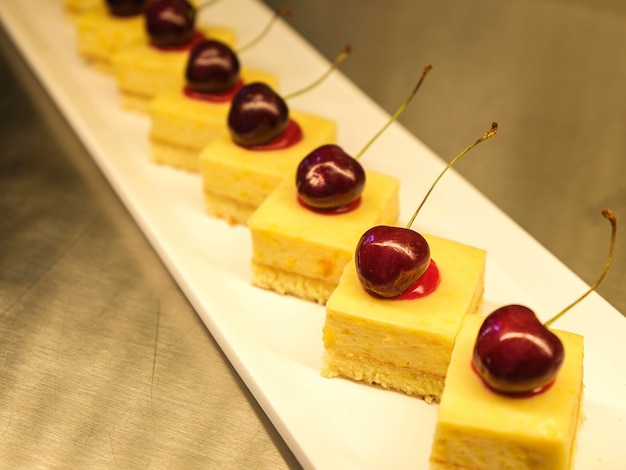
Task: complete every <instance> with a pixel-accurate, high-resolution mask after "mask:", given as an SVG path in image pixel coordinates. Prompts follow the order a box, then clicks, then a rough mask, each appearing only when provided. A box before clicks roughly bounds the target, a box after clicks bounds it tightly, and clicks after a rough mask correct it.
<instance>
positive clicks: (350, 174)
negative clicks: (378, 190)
mask: <svg viewBox="0 0 626 470" xmlns="http://www.w3.org/2000/svg"><path fill="white" fill-rule="evenodd" d="M364 187H365V171H364V170H363V167H362V166H361V164H360V163H359V162H358V161H357V160H356V159H354V158H352V157H351V156H350V155H348V154H347V153H346V152H344V151H343V149H342V148H341V147H339V146H338V145H334V144H328V145H322V146H321V147H318V148H317V149H315V150H313V151H312V152H311V153H309V154H308V155H307V156H306V157H304V159H303V160H302V161H301V162H300V165H298V169H297V171H296V188H297V190H298V195H299V196H300V199H301V200H302V202H304V203H305V204H306V205H307V206H309V207H312V208H315V209H337V208H340V207H343V206H346V205H348V204H350V203H352V202H354V201H356V200H357V199H358V198H359V197H360V196H361V193H362V192H363V188H364Z"/></svg>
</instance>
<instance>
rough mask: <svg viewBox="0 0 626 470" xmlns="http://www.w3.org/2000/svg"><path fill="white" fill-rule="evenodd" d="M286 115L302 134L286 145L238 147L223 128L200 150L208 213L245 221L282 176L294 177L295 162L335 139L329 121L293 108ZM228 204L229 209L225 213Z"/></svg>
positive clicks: (334, 130)
mask: <svg viewBox="0 0 626 470" xmlns="http://www.w3.org/2000/svg"><path fill="white" fill-rule="evenodd" d="M290 114H291V118H292V119H293V120H294V121H295V122H297V123H298V125H299V126H300V128H301V129H302V134H303V137H302V140H300V141H299V142H297V143H296V144H294V145H292V146H290V147H288V148H284V149H275V150H254V149H249V148H245V147H241V146H239V145H237V144H235V143H234V142H233V141H232V138H231V137H230V135H229V134H228V132H227V131H226V130H223V131H222V133H221V135H220V136H219V137H218V138H217V139H215V140H214V141H213V142H212V143H211V144H209V145H208V146H207V147H205V148H204V150H202V152H201V153H200V172H201V174H202V185H203V188H204V191H205V193H206V197H205V200H206V203H207V207H206V210H207V212H208V213H209V214H211V215H214V216H216V217H220V218H225V219H226V220H229V221H235V222H236V223H241V224H245V223H247V220H248V218H249V217H250V215H251V214H252V212H254V211H255V210H256V209H257V208H258V207H259V206H260V205H261V203H262V202H263V201H264V200H265V198H266V197H267V196H269V194H270V193H271V192H272V191H274V189H276V187H277V186H278V185H279V184H280V183H281V182H282V181H283V180H284V179H285V178H293V177H294V175H295V173H296V168H297V166H298V164H299V163H300V161H301V160H302V159H303V158H304V157H305V156H306V155H307V154H308V153H309V152H310V151H312V150H313V149H315V148H317V147H319V146H320V145H322V144H328V143H334V142H335V139H336V135H337V130H336V125H335V123H333V122H332V121H330V120H328V119H324V118H322V117H319V116H314V115H311V114H308V113H302V112H297V111H292V112H291V113H290ZM214 202H216V203H217V207H216V206H214V205H213V204H214ZM226 203H228V204H226ZM229 207H230V208H232V212H228V210H229ZM249 208H252V210H251V211H249V210H248V209H249ZM218 214H219V215H218ZM246 214H247V215H246Z"/></svg>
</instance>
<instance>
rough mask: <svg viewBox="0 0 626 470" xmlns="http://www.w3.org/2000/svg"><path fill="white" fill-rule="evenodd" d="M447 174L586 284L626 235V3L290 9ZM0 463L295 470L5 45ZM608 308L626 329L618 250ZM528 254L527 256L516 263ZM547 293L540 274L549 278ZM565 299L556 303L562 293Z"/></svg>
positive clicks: (351, 0)
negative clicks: (622, 222) (610, 219)
mask: <svg viewBox="0 0 626 470" xmlns="http://www.w3.org/2000/svg"><path fill="white" fill-rule="evenodd" d="M268 3H269V4H270V5H273V6H276V7H277V6H284V5H285V4H287V5H290V6H292V7H293V8H294V10H295V13H294V15H293V16H292V17H290V18H289V20H288V21H289V22H290V23H291V24H293V25H294V26H295V27H296V29H298V30H299V31H300V32H302V34H303V35H304V36H305V37H306V38H307V39H308V40H309V41H310V42H312V43H313V44H314V45H315V46H316V47H318V48H319V49H320V50H321V51H322V52H323V53H324V54H325V55H327V56H328V57H329V58H331V57H333V56H334V55H335V54H336V53H337V50H338V49H339V48H340V47H341V46H342V45H343V44H345V43H346V42H352V43H353V44H354V45H355V46H356V53H355V55H354V56H353V57H351V58H350V59H349V60H348V61H347V62H346V63H345V64H344V65H343V66H342V70H343V71H344V72H345V73H346V74H347V75H348V76H349V77H351V78H352V79H353V80H354V81H355V83H356V84H357V85H359V86H360V87H362V88H363V89H364V90H365V91H366V92H367V93H368V94H369V95H371V96H372V97H373V98H374V99H375V100H377V101H378V102H379V103H381V105H382V106H383V107H385V108H386V109H387V110H389V111H390V112H391V111H393V110H395V108H396V107H397V106H398V105H399V103H400V102H401V101H402V100H403V99H404V97H405V95H406V94H407V92H408V90H409V89H410V87H411V86H412V85H413V83H414V82H415V79H416V77H417V74H418V73H419V71H421V68H422V67H423V65H424V64H425V63H432V64H433V65H434V69H433V72H432V74H431V76H429V78H428V81H427V83H426V84H425V86H424V88H423V90H422V91H420V94H419V97H418V98H417V99H416V103H415V104H413V105H412V106H411V108H410V109H409V110H407V112H406V113H405V114H404V115H403V117H402V118H401V121H402V122H403V123H404V124H405V125H406V126H407V127H408V128H409V129H410V130H411V131H413V132H414V133H415V134H416V135H417V136H418V137H420V138H421V139H422V140H423V141H424V142H425V143H426V144H427V145H429V146H430V147H431V148H433V149H434V150H435V151H436V152H437V153H438V154H440V155H441V156H442V157H443V158H444V159H449V158H451V157H452V156H453V155H454V154H455V153H457V152H458V151H459V150H460V149H461V148H462V147H464V146H465V145H466V144H467V143H468V142H470V141H471V140H472V139H473V138H475V136H476V134H477V132H482V130H483V129H484V127H485V123H488V122H490V121H491V120H493V119H497V120H498V121H499V122H500V125H501V131H500V133H499V135H498V137H497V138H495V139H493V140H492V142H491V143H490V145H486V146H484V147H483V148H482V150H481V155H477V156H476V158H472V159H468V160H466V161H463V162H462V163H460V164H459V166H458V168H457V169H458V171H459V172H460V173H461V174H463V175H464V176H465V177H466V178H467V179H468V180H469V181H470V182H472V183H473V184H474V185H475V186H476V187H477V188H478V189H479V190H481V191H482V192H483V193H485V194H486V195H487V196H488V197H489V198H491V199H492V200H493V201H494V202H495V203H496V204H497V205H498V206H499V207H501V208H502V209H503V210H504V211H505V212H506V213H508V214H509V215H510V216H511V217H512V218H513V219H514V220H515V221H517V222H518V223H519V224H520V225H521V226H522V227H523V228H524V229H526V230H528V231H529V232H530V233H531V234H532V235H533V236H534V237H536V238H537V239H538V240H539V241H540V242H541V243H543V244H544V245H545V246H546V247H547V248H548V249H549V250H550V251H552V252H553V253H555V255H556V256H557V257H559V258H560V259H561V260H562V261H563V262H564V263H565V264H566V265H567V266H569V267H570V268H571V269H572V270H574V271H575V272H576V273H577V274H578V275H580V276H581V277H582V278H583V279H584V280H585V281H587V282H589V283H591V282H593V280H594V279H595V277H596V276H597V275H598V273H599V270H600V268H601V266H602V264H603V263H604V257H605V254H606V249H607V246H608V229H607V226H606V222H604V221H602V220H601V217H600V216H599V211H600V209H601V208H603V207H610V208H612V209H613V210H614V211H615V212H616V213H617V214H618V216H620V215H621V217H622V219H624V217H626V179H625V178H624V174H625V173H626V157H625V155H626V132H625V128H626V92H625V91H624V83H626V52H625V51H624V48H623V47H622V45H623V44H626V6H624V5H623V3H622V2H619V1H614V2H611V1H607V0H605V1H601V2H597V1H595V2H592V1H583V0H579V1H575V2H563V1H559V0H553V1H546V2H536V1H520V0H518V1H513V2H495V1H473V2H466V1H460V0H457V1H448V2H413V1H409V0H402V1H397V2H391V3H390V2H382V3H381V2H367V6H365V5H364V2H357V1H355V0H347V1H343V2H330V1H318V2H296V1H294V2H280V1H273V0H272V1H268ZM0 51H1V54H0V86H1V89H2V94H1V95H0V120H1V121H0V214H1V215H2V217H1V218H0V345H1V346H0V364H1V366H2V367H1V371H2V372H1V373H0V461H1V462H2V467H5V468H52V467H54V468H86V467H88V468H272V469H275V468H298V466H299V465H298V463H297V462H296V461H295V459H294V457H293V455H292V454H291V452H290V451H289V450H288V448H287V447H286V445H285V443H284V442H283V441H282V439H281V438H280V436H279V435H278V434H277V432H276V431H275V429H274V427H273V426H272V424H271V423H270V422H269V420H268V419H267V418H266V416H265V415H264V413H263V412H262V410H260V408H259V406H258V405H257V404H256V402H255V400H254V399H253V397H252V396H251V395H250V393H249V392H248V391H247V389H246V388H245V386H244V385H243V384H242V382H241V381H240V379H239V378H238V377H237V375H236V373H235V372H234V370H233V369H232V368H231V367H230V365H229V364H228V361H227V360H226V359H225V357H224V356H223V355H222V353H221V352H220V350H219V348H218V347H217V346H216V344H215V342H214V341H213V339H212V338H211V336H210V335H209V334H208V333H207V331H206V329H205V328H204V327H203V325H202V323H201V322H200V320H199V319H198V318H197V316H196V315H195V312H194V311H193V309H192V308H191V307H190V305H189V304H188V303H187V301H186V299H185V298H184V296H183V295H182V294H181V292H180V290H179V289H178V287H177V286H176V284H175V282H174V281H173V280H172V278H171V277H170V275H169V274H168V272H167V270H166V269H165V267H164V266H163V264H162V263H161V262H160V260H159V259H158V257H157V255H156V254H155V253H154V251H153V250H152V249H151V247H150V246H149V244H148V242H147V241H146V239H145V238H144V237H143V235H142V234H141V232H140V231H139V229H138V228H137V226H136V225H135V223H134V222H133V220H132V219H131V217H130V216H129V214H128V213H127V212H126V210H125V209H124V207H123V206H122V204H121V202H120V201H119V200H118V198H117V196H116V195H115V194H114V192H113V191H112V189H111V188H110V186H109V185H108V183H107V182H106V181H105V179H104V178H103V176H102V174H101V173H100V172H99V170H98V169H97V168H96V167H95V165H94V164H93V163H92V161H91V159H90V157H89V155H88V154H87V153H86V151H85V149H84V148H83V147H82V145H81V143H80V142H79V141H78V140H77V139H76V137H75V135H74V134H73V133H72V131H71V130H70V129H69V128H68V126H67V124H66V123H65V121H64V120H63V117H62V116H61V115H60V114H59V113H58V111H57V110H56V108H55V106H54V105H53V104H52V103H51V102H50V100H49V99H48V97H47V96H46V94H45V92H44V91H43V90H42V89H41V87H40V86H39V84H38V83H37V81H36V79H35V78H34V77H33V75H32V74H31V72H30V71H29V70H28V68H27V67H26V66H25V65H24V63H23V62H22V60H21V58H20V57H19V56H18V55H17V53H16V52H15V50H14V48H13V46H12V45H11V44H10V42H9V41H8V40H7V38H6V36H5V35H4V34H2V35H1V36H0ZM621 233H623V230H622V232H620V237H619V240H618V249H617V253H616V257H615V261H614V265H613V267H612V270H611V272H610V273H609V275H608V276H607V278H606V280H605V282H604V283H603V285H602V286H601V288H600V289H599V291H600V293H601V294H602V295H603V296H604V297H605V298H606V299H607V300H608V301H609V302H611V303H612V304H613V305H614V306H616V307H617V308H618V309H619V310H620V311H621V312H626V295H625V293H626V290H625V287H624V286H626V245H625V244H624V241H626V240H625V239H624V237H623V235H621ZM512 249H514V247H512ZM537 275H538V276H540V275H541V273H537ZM555 289H558V286H555Z"/></svg>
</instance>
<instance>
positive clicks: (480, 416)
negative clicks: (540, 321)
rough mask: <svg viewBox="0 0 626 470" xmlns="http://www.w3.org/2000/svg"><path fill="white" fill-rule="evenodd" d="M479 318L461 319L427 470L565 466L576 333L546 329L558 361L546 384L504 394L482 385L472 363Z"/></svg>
mask: <svg viewBox="0 0 626 470" xmlns="http://www.w3.org/2000/svg"><path fill="white" fill-rule="evenodd" d="M483 320H484V317H481V316H472V315H470V316H468V317H466V318H465V319H464V321H463V325H462V327H461V329H460V330H459V334H458V336H457V339H456V345H455V347H454V352H453V353H452V360H451V361H450V367H449V369H448V375H447V377H446V382H445V389H444V393H443V397H442V399H441V403H440V405H439V410H438V417H437V426H436V430H435V437H434V442H433V446H432V453H431V458H430V460H431V468H432V469H433V470H452V469H460V468H464V469H472V470H487V469H510V470H567V469H571V468H572V467H573V454H574V451H575V443H576V435H577V430H578V427H579V424H580V421H581V418H580V416H581V413H580V408H581V401H582V394H583V338H582V337H581V336H579V335H576V334H573V333H568V332H564V331H558V330H551V331H552V332H553V333H555V334H556V335H557V336H558V337H559V338H560V339H561V341H562V342H563V345H564V348H565V360H564V362H563V365H562V367H561V369H560V371H559V373H558V375H557V377H556V380H555V382H554V383H553V385H552V386H551V387H550V388H548V389H547V390H544V391H542V392H540V393H536V394H534V395H528V396H521V397H511V396H508V395H502V394H498V393H496V392H494V391H492V390H491V389H490V388H488V387H487V386H485V384H484V383H483V381H482V379H481V378H480V377H479V376H478V375H477V373H476V372H475V371H474V369H473V368H472V365H471V364H472V355H473V350H474V344H475V342H476V337H477V335H478V330H479V328H480V326H481V324H482V322H483Z"/></svg>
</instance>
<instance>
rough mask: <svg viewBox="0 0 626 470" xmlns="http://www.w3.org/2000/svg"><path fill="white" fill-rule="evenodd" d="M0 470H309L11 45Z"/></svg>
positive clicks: (4, 121)
mask: <svg viewBox="0 0 626 470" xmlns="http://www.w3.org/2000/svg"><path fill="white" fill-rule="evenodd" d="M0 89H1V90H2V93H1V95H0V468H12V469H33V468H68V469H69V468H71V469H75V468H124V469H131V468H132V469H134V468H152V469H157V468H158V469H161V468H215V469H218V468H219V469H222V468H267V469H279V468H299V465H298V463H297V462H296V460H295V458H294V457H293V455H292V454H291V453H290V451H289V450H288V448H287V446H286V445H285V444H284V442H283V441H282V439H281V437H280V436H279V435H278V433H277V432H276V430H275V429H274V427H273V426H272V425H271V423H270V422H269V420H268V419H267V417H266V416H265V415H264V413H263V411H262V410H261V409H260V407H259V406H258V405H257V403H256V401H255V400H254V398H253V397H252V396H251V395H250V393H249V392H248V390H247V389H246V387H245V386H244V385H243V383H242V382H241V380H240V379H239V378H238V376H237V374H236V372H235V371H234V370H233V369H232V368H231V366H230V364H229V363H228V361H227V360H226V358H225V357H224V356H223V355H222V353H221V351H220V349H219V348H218V347H217V345H216V343H215V342H214V341H213V339H212V338H211V336H210V335H209V334H208V332H207V330H206V329H205V327H204V326H203V324H202V323H201V321H200V320H199V318H198V317H197V315H196V314H195V312H194V311H193V309H192V308H191V307H190V305H189V304H188V303H187V301H186V299H185V297H184V296H183V295H182V293H181V292H180V290H179V289H178V287H177V286H176V284H175V282H174V281H173V280H172V278H171V277H170V276H169V274H168V272H167V270H166V269H165V267H164V266H163V265H162V264H161V261H160V260H159V258H158V256H157V255H156V254H155V253H154V251H153V250H152V249H151V247H150V246H149V244H148V242H147V241H146V239H145V238H144V237H143V235H142V234H141V232H140V231H139V229H138V228H137V226H136V225H135V223H134V222H133V220H132V218H131V217H130V215H129V214H128V213H127V212H126V210H125V209H124V207H123V206H122V204H121V202H120V201H119V200H118V199H117V196H116V195H115V194H114V192H113V191H112V189H111V188H110V187H109V185H108V183H107V182H106V181H105V180H104V178H103V176H102V174H101V173H100V171H99V170H98V169H97V168H96V167H95V165H94V164H93V163H92V161H91V158H90V156H89V155H88V154H86V152H85V150H84V148H83V147H82V146H81V144H80V143H79V142H78V141H77V139H76V137H75V135H74V134H73V133H72V132H71V130H70V129H69V128H68V127H67V125H66V123H65V121H64V120H63V117H62V116H61V115H59V113H58V111H57V110H56V109H55V107H54V106H53V105H52V104H51V102H50V101H49V99H48V97H47V96H46V95H45V93H44V92H43V90H42V89H41V88H40V87H39V85H38V83H37V82H36V81H35V79H34V78H33V76H32V75H31V73H30V71H29V70H28V69H27V68H26V67H25V65H24V64H23V63H22V62H21V60H20V58H19V57H17V55H16V52H15V51H14V49H13V47H12V45H11V44H10V43H9V42H8V40H7V38H6V36H5V35H4V34H2V36H1V37H0Z"/></svg>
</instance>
